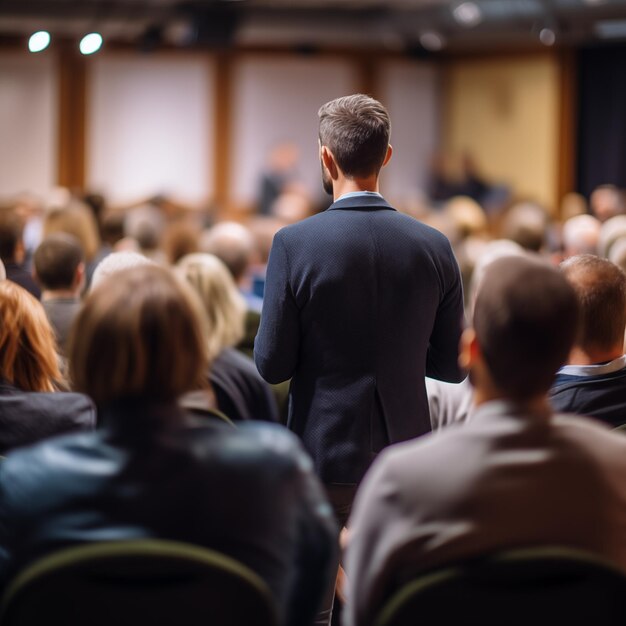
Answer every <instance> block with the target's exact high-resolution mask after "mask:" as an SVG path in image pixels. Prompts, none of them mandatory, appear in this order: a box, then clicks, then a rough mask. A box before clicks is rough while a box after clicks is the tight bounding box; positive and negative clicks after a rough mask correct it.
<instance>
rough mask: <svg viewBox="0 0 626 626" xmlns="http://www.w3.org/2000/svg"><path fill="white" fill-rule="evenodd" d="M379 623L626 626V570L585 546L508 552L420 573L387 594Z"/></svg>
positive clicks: (398, 625)
mask: <svg viewBox="0 0 626 626" xmlns="http://www.w3.org/2000/svg"><path fill="white" fill-rule="evenodd" d="M374 623H375V625H376V626H409V625H410V626H417V625H420V626H421V625H424V626H426V625H428V626H431V625H440V624H441V625H444V624H445V625H446V626H448V625H454V624H459V625H463V626H466V625H468V624H469V625H475V626H479V625H480V626H534V625H536V624H538V625H544V624H547V625H551V624H553V625H554V626H560V625H561V624H567V625H568V626H569V625H581V626H582V625H585V626H608V625H611V626H612V625H617V624H621V625H624V624H626V575H625V574H624V572H622V571H621V570H619V569H618V568H617V567H615V566H614V565H612V564H610V563H607V562H606V561H604V560H602V559H601V558H599V557H596V556H595V555H592V554H589V553H587V552H584V551H581V550H575V549H570V548H562V547H555V546H548V547H535V548H525V549H519V550H510V551H506V552H500V553H497V554H495V555H491V556H488V557H484V558H478V559H472V560H470V561H467V562H464V563H461V564H458V565H454V566H451V567H448V568H445V569H441V570H436V571H434V572H429V573H426V574H423V575H420V576H418V577H416V578H415V579H414V580H412V581H410V582H408V583H407V584H405V585H404V586H402V587H401V588H400V589H398V590H397V591H396V592H395V593H394V594H393V595H392V596H391V597H390V598H389V599H388V601H387V602H386V604H385V605H384V606H383V607H382V609H381V611H380V612H379V613H378V615H377V618H376V620H375V622H374Z"/></svg>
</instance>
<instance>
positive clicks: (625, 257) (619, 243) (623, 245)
mask: <svg viewBox="0 0 626 626" xmlns="http://www.w3.org/2000/svg"><path fill="white" fill-rule="evenodd" d="M609 261H611V262H612V263H615V265H617V267H619V268H620V269H621V270H622V272H625V273H626V237H620V238H619V239H617V240H616V241H615V243H614V244H613V245H612V246H611V250H610V252H609Z"/></svg>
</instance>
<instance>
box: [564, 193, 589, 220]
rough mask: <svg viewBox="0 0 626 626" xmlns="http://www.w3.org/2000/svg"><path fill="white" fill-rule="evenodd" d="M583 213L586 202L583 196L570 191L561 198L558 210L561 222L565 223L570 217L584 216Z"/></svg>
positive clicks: (585, 208)
mask: <svg viewBox="0 0 626 626" xmlns="http://www.w3.org/2000/svg"><path fill="white" fill-rule="evenodd" d="M585 213H587V200H585V196H583V195H581V194H579V193H576V192H575V191H570V192H569V193H566V194H565V195H564V196H563V197H562V198H561V206H560V208H559V215H560V217H561V221H563V222H567V220H568V219H569V218H570V217H575V216H576V215H584V214H585Z"/></svg>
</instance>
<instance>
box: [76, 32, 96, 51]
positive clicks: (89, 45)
mask: <svg viewBox="0 0 626 626" xmlns="http://www.w3.org/2000/svg"><path fill="white" fill-rule="evenodd" d="M78 47H79V48H80V51H81V54H93V53H94V52H98V50H100V48H101V47H102V35H101V34H100V33H89V34H88V35H85V36H84V37H83V38H82V39H81V40H80V44H79V46H78Z"/></svg>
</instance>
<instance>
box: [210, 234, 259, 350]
mask: <svg viewBox="0 0 626 626" xmlns="http://www.w3.org/2000/svg"><path fill="white" fill-rule="evenodd" d="M200 250H201V251H202V252H206V253H207V254H214V255H215V256H216V257H217V258H218V259H220V261H222V263H224V265H226V267H227V268H228V270H229V271H230V273H231V275H232V277H233V279H234V281H235V283H236V284H237V287H239V291H241V295H242V296H243V297H244V298H245V300H246V305H247V307H248V310H249V311H255V312H256V313H259V314H260V313H261V308H262V307H263V298H261V297H260V296H258V295H256V294H255V293H253V291H252V285H251V284H250V279H251V276H250V273H249V270H250V267H251V265H252V264H253V262H254V261H256V259H255V255H256V246H255V242H254V237H253V236H252V233H251V232H250V230H249V229H248V228H246V227H245V226H244V225H243V224H239V223H238V222H219V223H218V224H215V226H213V227H212V228H210V229H208V230H205V231H204V232H203V233H202V236H201V238H200ZM257 322H258V320H257ZM257 329H258V323H257ZM255 335H256V332H255ZM253 340H254V337H253Z"/></svg>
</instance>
